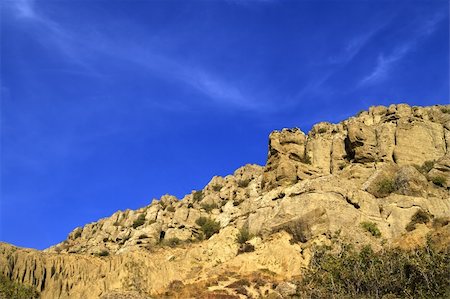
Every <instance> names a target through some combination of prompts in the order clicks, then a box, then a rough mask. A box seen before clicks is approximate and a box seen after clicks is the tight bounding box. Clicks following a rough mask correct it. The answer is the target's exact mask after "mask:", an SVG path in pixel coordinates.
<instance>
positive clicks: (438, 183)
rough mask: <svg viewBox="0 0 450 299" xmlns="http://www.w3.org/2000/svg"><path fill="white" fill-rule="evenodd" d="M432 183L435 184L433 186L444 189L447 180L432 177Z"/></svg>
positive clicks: (441, 177) (440, 177)
mask: <svg viewBox="0 0 450 299" xmlns="http://www.w3.org/2000/svg"><path fill="white" fill-rule="evenodd" d="M431 181H432V182H433V184H435V185H436V186H440V187H444V186H445V184H446V180H445V178H444V177H443V176H435V177H432V178H431Z"/></svg>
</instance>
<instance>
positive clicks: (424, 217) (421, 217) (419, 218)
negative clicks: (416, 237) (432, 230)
mask: <svg viewBox="0 0 450 299" xmlns="http://www.w3.org/2000/svg"><path fill="white" fill-rule="evenodd" d="M431 218H432V217H431V215H430V214H429V213H427V212H425V211H424V210H418V211H417V212H416V213H415V214H414V215H412V217H411V222H409V223H408V225H407V226H406V227H405V229H406V230H407V231H409V232H410V231H413V230H414V229H416V224H417V223H428V222H430V220H431Z"/></svg>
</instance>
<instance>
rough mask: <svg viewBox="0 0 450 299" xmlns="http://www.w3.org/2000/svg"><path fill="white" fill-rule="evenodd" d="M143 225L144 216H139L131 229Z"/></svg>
mask: <svg viewBox="0 0 450 299" xmlns="http://www.w3.org/2000/svg"><path fill="white" fill-rule="evenodd" d="M144 223H145V214H140V215H139V216H138V218H137V219H136V220H134V222H133V228H138V227H139V226H141V225H143V224H144Z"/></svg>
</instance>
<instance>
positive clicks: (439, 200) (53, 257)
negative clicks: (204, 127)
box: [0, 104, 450, 298]
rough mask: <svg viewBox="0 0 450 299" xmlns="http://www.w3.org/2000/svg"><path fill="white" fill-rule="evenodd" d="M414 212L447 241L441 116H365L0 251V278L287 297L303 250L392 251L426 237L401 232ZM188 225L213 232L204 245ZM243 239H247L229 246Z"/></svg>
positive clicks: (119, 289) (139, 293)
mask: <svg viewBox="0 0 450 299" xmlns="http://www.w3.org/2000/svg"><path fill="white" fill-rule="evenodd" d="M418 211H420V212H424V213H426V214H427V215H430V217H432V218H434V219H440V221H441V222H443V223H444V228H443V229H446V230H447V231H449V230H450V226H449V225H448V221H447V220H446V219H448V218H449V217H450V105H448V106H431V107H410V106H408V105H405V104H400V105H391V106H389V107H383V106H378V107H371V108H370V109H369V111H363V112H361V113H359V114H358V115H357V116H355V117H352V118H350V119H348V120H345V121H343V122H341V123H339V124H330V123H319V124H317V125H315V126H314V127H313V128H312V130H311V131H310V132H309V133H308V134H305V133H303V132H302V131H301V130H299V129H283V130H281V131H274V132H272V133H271V134H270V137H269V154H268V158H267V163H266V165H265V166H264V167H261V166H258V165H246V166H243V167H241V168H239V169H238V170H236V171H235V172H234V174H232V175H229V176H226V177H218V176H216V177H214V178H212V180H211V181H210V182H209V183H208V184H207V185H206V186H205V188H204V189H203V190H198V191H193V192H192V193H191V194H188V195H186V196H185V197H184V198H183V199H181V200H178V199H177V198H175V197H174V196H170V195H165V196H163V197H161V199H159V200H153V202H152V203H151V204H149V205H148V206H146V207H143V208H141V209H138V210H134V211H133V210H126V211H118V212H116V213H114V214H113V215H111V216H110V217H108V218H104V219H100V220H99V221H97V222H94V223H90V224H87V225H85V226H84V227H79V228H76V229H75V230H73V231H72V232H71V233H70V234H69V236H68V238H67V240H65V241H64V242H62V243H60V244H57V245H55V246H52V247H51V248H49V249H47V250H45V251H44V252H39V251H36V250H29V249H20V248H16V247H13V246H11V245H8V244H1V245H0V265H1V267H0V274H3V275H5V276H7V277H8V278H10V279H12V280H14V281H18V282H20V283H23V284H26V285H32V286H35V287H36V288H37V289H38V290H39V291H40V292H41V295H42V298H149V297H152V296H153V297H158V296H164V294H165V295H166V296H171V297H176V296H181V297H180V298H183V296H188V293H183V292H184V291H186V290H187V289H189V288H190V287H192V289H193V290H196V291H195V292H197V291H198V290H199V289H201V290H202V292H206V293H203V294H204V296H209V297H210V298H241V297H243V296H244V297H245V296H253V297H256V298H257V297H262V296H269V295H270V296H281V297H283V296H284V297H288V296H289V294H294V293H295V290H293V289H294V287H295V285H292V284H291V283H289V282H288V280H289V279H291V278H292V277H298V276H300V275H301V274H302V269H304V268H305V267H307V266H308V263H309V261H310V259H311V255H312V247H313V246H314V245H316V244H328V243H329V242H330V240H331V239H332V238H333V237H335V236H336V235H339V237H340V238H344V239H346V240H349V241H350V242H352V243H354V244H371V245H372V246H373V248H375V249H376V248H381V247H382V246H385V245H386V244H392V245H395V244H402V242H399V240H403V239H405V238H411V237H409V236H410V235H413V234H418V232H419V231H420V232H421V234H422V235H423V236H425V235H426V234H427V233H428V232H430V231H431V227H430V226H429V225H428V226H427V225H422V226H421V227H420V229H419V228H417V229H416V230H414V227H413V228H412V226H411V224H410V223H411V219H412V217H413V216H414V215H415V214H416V213H417V212H418ZM200 218H202V219H203V220H204V222H205V221H210V222H208V224H211V227H214V225H213V224H214V223H218V229H217V230H215V231H211V232H212V233H211V235H212V236H211V237H210V238H209V239H208V237H209V233H208V230H210V229H211V227H208V228H206V224H202V223H201V221H199V219H200ZM446 221H447V222H446ZM362 223H371V224H372V225H374V226H376V227H377V229H378V230H379V233H380V234H381V238H377V237H376V236H375V234H374V233H370V231H368V230H367V229H365V228H364V225H360V224H362ZM446 223H447V225H445V224H446ZM408 225H409V226H408ZM411 228H412V229H411ZM243 231H248V234H249V236H253V237H252V238H248V239H249V240H244V241H243V242H241V244H239V242H237V241H236V238H237V236H238V235H239V234H242V232H243ZM404 244H406V243H404ZM416 245H417V244H416ZM243 277H245V278H247V279H248V280H250V281H253V280H254V281H259V283H256V282H254V283H253V284H251V285H245V284H244V285H242V278H243ZM252 279H253V280H252ZM273 281H278V282H280V283H279V284H278V285H277V287H276V288H273V287H272V286H273V284H272V282H273ZM239 282H240V283H241V285H239ZM188 286H189V287H188ZM176 290H179V292H177V291H176ZM181 290H183V292H182V291H181ZM177 294H178V295H177ZM180 294H184V295H180ZM205 294H206V295H205ZM219 294H221V295H219ZM222 295H223V296H230V297H220V296H222ZM127 296H128V297H127ZM214 296H216V297H214ZM233 296H234V297H233ZM153 297H152V298H153ZM281 297H273V298H281Z"/></svg>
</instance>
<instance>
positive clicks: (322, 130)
mask: <svg viewBox="0 0 450 299" xmlns="http://www.w3.org/2000/svg"><path fill="white" fill-rule="evenodd" d="M317 132H318V133H319V134H323V133H326V132H327V129H326V128H320V129H319V130H318V131H317Z"/></svg>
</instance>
